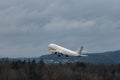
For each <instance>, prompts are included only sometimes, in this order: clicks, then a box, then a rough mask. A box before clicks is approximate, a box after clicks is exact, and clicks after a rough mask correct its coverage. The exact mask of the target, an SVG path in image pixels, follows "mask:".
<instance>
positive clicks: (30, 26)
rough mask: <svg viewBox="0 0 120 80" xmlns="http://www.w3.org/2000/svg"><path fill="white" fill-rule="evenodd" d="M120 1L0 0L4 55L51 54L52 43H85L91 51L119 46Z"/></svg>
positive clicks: (1, 52) (0, 48)
mask: <svg viewBox="0 0 120 80" xmlns="http://www.w3.org/2000/svg"><path fill="white" fill-rule="evenodd" d="M119 3H120V1H119V0H114V1H113V0H100V1H97V0H51V1H50V0H35V1H33V0H19V1H16V0H4V1H3V0H0V39H1V40H0V55H1V56H10V57H22V56H28V57H29V56H39V55H43V54H48V50H47V45H48V44H49V43H57V44H60V45H62V46H64V47H67V48H70V49H72V50H74V49H77V48H78V47H80V45H85V46H87V47H88V48H89V49H90V52H103V51H107V50H116V49H119V47H120V46H119V45H120V44H119V40H120V38H119V34H120V32H119V25H120V11H119V7H120V5H119ZM35 53H36V54H35ZM28 54H29V55H28Z"/></svg>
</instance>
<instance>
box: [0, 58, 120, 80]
mask: <svg viewBox="0 0 120 80" xmlns="http://www.w3.org/2000/svg"><path fill="white" fill-rule="evenodd" d="M0 80H120V64H115V65H104V64H90V63H82V62H76V63H66V64H61V63H59V64H44V62H43V60H42V59H41V60H40V61H39V62H36V61H35V60H32V61H27V62H26V61H20V60H17V61H8V60H5V61H0Z"/></svg>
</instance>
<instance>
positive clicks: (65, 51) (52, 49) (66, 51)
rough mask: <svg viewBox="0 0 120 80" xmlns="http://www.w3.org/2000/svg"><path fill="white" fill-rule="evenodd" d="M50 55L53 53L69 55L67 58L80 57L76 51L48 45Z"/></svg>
mask: <svg viewBox="0 0 120 80" xmlns="http://www.w3.org/2000/svg"><path fill="white" fill-rule="evenodd" d="M48 47H49V50H50V53H52V54H54V53H55V52H58V53H62V54H64V55H69V56H80V54H79V53H77V52H76V51H72V50H69V49H67V48H64V47H61V46H59V45H56V44H50V45H48Z"/></svg>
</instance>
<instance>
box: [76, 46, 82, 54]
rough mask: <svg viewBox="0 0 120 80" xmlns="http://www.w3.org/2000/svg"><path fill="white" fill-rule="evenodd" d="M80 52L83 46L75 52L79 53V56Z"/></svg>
mask: <svg viewBox="0 0 120 80" xmlns="http://www.w3.org/2000/svg"><path fill="white" fill-rule="evenodd" d="M82 50H83V46H81V48H79V49H78V50H77V51H76V52H77V53H79V54H80V55H81V53H82Z"/></svg>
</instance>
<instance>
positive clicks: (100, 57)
mask: <svg viewBox="0 0 120 80" xmlns="http://www.w3.org/2000/svg"><path fill="white" fill-rule="evenodd" d="M87 55H88V56H87V57H70V56H69V57H65V56H61V57H58V56H57V55H50V54H49V55H43V56H41V57H40V58H42V59H43V60H44V61H45V62H46V63H59V62H62V63H65V62H77V61H79V62H86V63H96V64H118V63H120V50H118V51H109V52H104V53H91V54H87Z"/></svg>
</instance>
